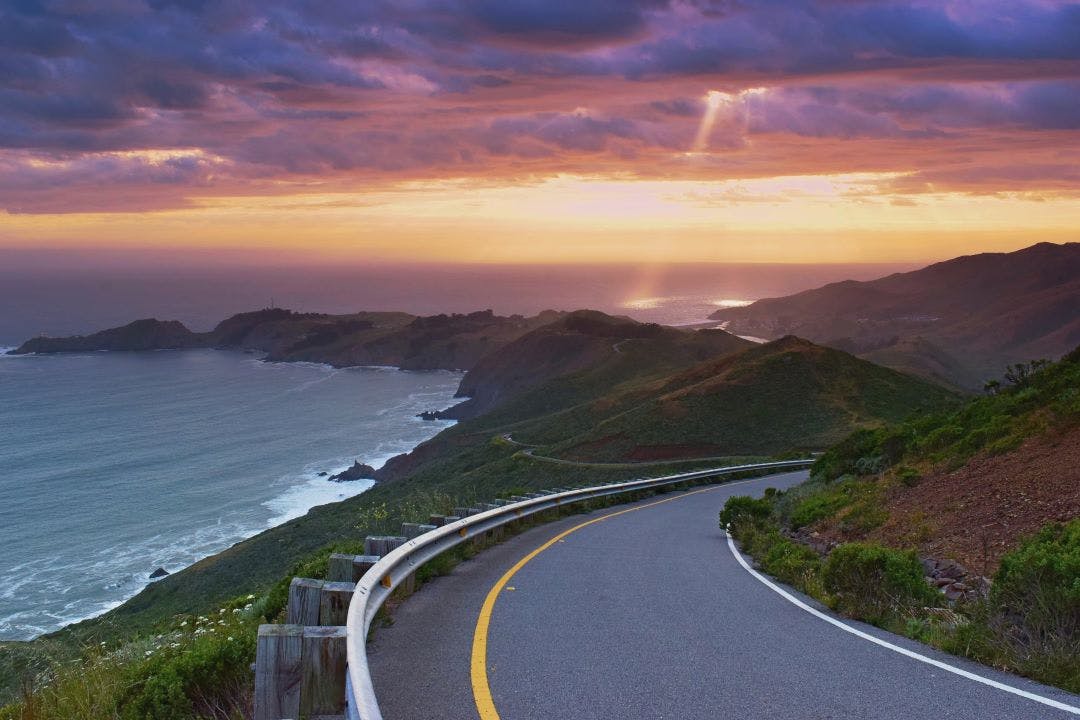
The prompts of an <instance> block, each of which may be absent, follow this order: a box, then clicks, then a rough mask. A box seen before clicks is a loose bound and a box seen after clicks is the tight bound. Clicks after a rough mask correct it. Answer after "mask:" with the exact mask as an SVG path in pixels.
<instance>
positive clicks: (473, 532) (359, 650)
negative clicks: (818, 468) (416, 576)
mask: <svg viewBox="0 0 1080 720" xmlns="http://www.w3.org/2000/svg"><path fill="white" fill-rule="evenodd" d="M813 463H814V461H813V460H786V461H782V462H773V463H758V464H754V465H734V466H730V467H723V468H714V469H711V470H699V471H696V472H688V473H682V474H679V475H667V476H665V477H659V478H649V479H645V480H631V481H629V482H623V483H613V484H610V485H597V486H595V487H588V488H581V489H578V490H568V491H566V492H560V493H551V494H548V495H544V496H542V497H537V498H532V499H529V500H521V501H519V502H514V503H510V504H507V505H503V506H502V507H499V508H495V509H494V510H485V511H484V512H481V513H478V514H476V515H470V516H469V517H465V518H461V519H460V520H456V521H454V522H452V523H449V524H447V525H443V526H442V527H439V528H436V529H435V530H430V531H428V532H426V533H424V534H423V535H419V536H417V537H415V538H413V539H412V540H409V541H408V542H406V543H405V544H403V545H401V546H399V547H397V548H395V549H394V550H392V551H390V552H389V553H388V554H387V555H386V556H385V557H383V558H381V559H380V560H379V562H378V563H376V564H375V565H374V566H372V567H371V569H370V570H368V571H367V572H366V573H364V576H363V577H362V578H360V581H359V582H358V583H356V591H355V593H354V594H353V598H352V602H351V603H350V604H349V617H348V622H347V625H346V627H347V632H348V640H347V643H348V664H349V665H348V674H347V676H346V694H347V702H348V718H349V719H350V720H382V714H381V713H380V712H379V703H378V700H377V699H376V698H375V688H374V686H373V685H372V682H371V672H370V669H369V667H368V660H367V647H366V646H367V635H368V630H369V629H370V628H371V622H372V620H373V619H374V618H375V613H377V612H378V611H379V608H381V607H382V604H383V603H384V602H385V601H386V598H387V597H389V596H390V594H391V593H392V592H393V591H394V589H395V588H396V587H398V585H399V584H401V583H402V582H403V581H404V580H405V579H406V578H408V577H409V576H410V575H411V574H412V573H414V572H416V571H417V570H418V569H419V568H420V567H421V566H422V565H423V564H424V563H426V562H428V561H429V560H432V559H434V558H435V557H436V556H438V555H440V554H442V553H444V552H446V551H447V550H449V549H451V548H453V547H455V546H457V545H460V544H461V543H463V542H466V541H468V540H471V539H473V538H476V537H479V536H482V535H484V534H485V533H486V532H488V531H489V530H493V529H495V528H498V527H502V526H503V525H506V524H507V523H510V522H513V521H515V520H520V519H522V518H526V517H529V516H530V515H534V514H536V513H538V512H543V511H545V510H550V509H552V508H555V507H560V506H563V505H571V504H573V503H576V502H581V501H583V500H592V499H594V498H600V497H607V496H609V495H619V494H622V493H629V492H636V491H639V490H650V489H652V488H658V487H664V486H667V485H677V484H679V483H683V482H687V481H691V480H702V479H705V478H710V477H718V476H721V475H731V474H734V473H740V472H754V471H757V470H784V469H792V470H795V469H800V468H805V467H809V466H810V465H813Z"/></svg>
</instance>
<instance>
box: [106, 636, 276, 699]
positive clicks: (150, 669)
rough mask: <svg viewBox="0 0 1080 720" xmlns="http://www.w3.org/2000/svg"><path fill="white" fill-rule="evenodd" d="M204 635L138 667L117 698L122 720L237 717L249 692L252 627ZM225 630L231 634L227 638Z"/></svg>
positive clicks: (154, 656) (157, 655)
mask: <svg viewBox="0 0 1080 720" xmlns="http://www.w3.org/2000/svg"><path fill="white" fill-rule="evenodd" d="M221 630H222V631H221V632H215V633H209V632H208V633H207V634H205V635H203V636H202V637H200V638H198V639H196V640H194V641H193V642H192V643H191V645H189V646H188V647H186V648H184V649H183V651H181V652H171V651H170V650H169V648H165V649H163V650H159V651H157V652H154V653H153V654H152V655H151V656H150V657H149V658H148V659H147V661H146V662H143V663H139V664H138V665H137V666H136V667H135V668H134V671H133V672H132V673H131V675H130V677H129V678H128V681H127V691H126V693H125V695H124V696H123V697H122V698H121V699H120V703H119V705H120V709H121V713H120V717H122V718H123V720H189V719H191V718H200V719H202V718H211V719H213V720H231V718H235V717H242V716H244V715H245V714H246V712H247V705H248V703H249V701H250V700H249V699H250V696H251V693H252V677H251V671H250V670H249V669H248V668H249V666H250V664H251V662H252V661H253V660H254V659H255V640H256V637H255V632H254V627H253V626H244V625H232V626H230V627H228V630H226V629H225V628H221ZM226 632H232V633H233V634H231V635H227V634H226Z"/></svg>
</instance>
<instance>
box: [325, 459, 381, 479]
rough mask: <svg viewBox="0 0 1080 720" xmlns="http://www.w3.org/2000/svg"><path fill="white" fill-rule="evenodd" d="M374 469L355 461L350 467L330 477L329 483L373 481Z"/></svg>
mask: <svg viewBox="0 0 1080 720" xmlns="http://www.w3.org/2000/svg"><path fill="white" fill-rule="evenodd" d="M374 479H375V468H373V467H371V466H370V465H365V464H364V463H362V462H360V461H359V460H357V461H356V462H354V463H353V464H352V465H351V466H350V467H348V468H346V469H345V470H342V471H341V472H339V473H338V474H337V475H331V476H330V481H331V482H348V481H350V480H374Z"/></svg>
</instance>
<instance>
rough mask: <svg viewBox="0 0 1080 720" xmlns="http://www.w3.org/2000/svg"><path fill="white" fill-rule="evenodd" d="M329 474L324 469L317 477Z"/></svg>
mask: <svg viewBox="0 0 1080 720" xmlns="http://www.w3.org/2000/svg"><path fill="white" fill-rule="evenodd" d="M329 474H330V473H328V472H326V471H325V470H324V471H323V472H321V473H319V477H326V476H327V475H329Z"/></svg>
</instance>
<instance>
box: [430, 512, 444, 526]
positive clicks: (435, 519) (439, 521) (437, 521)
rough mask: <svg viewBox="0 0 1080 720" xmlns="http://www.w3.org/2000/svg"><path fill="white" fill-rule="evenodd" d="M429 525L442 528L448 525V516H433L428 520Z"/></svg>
mask: <svg viewBox="0 0 1080 720" xmlns="http://www.w3.org/2000/svg"><path fill="white" fill-rule="evenodd" d="M428 524H429V525H434V526H435V527H442V526H443V525H445V524H446V516H445V515H432V516H431V517H429V518H428Z"/></svg>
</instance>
